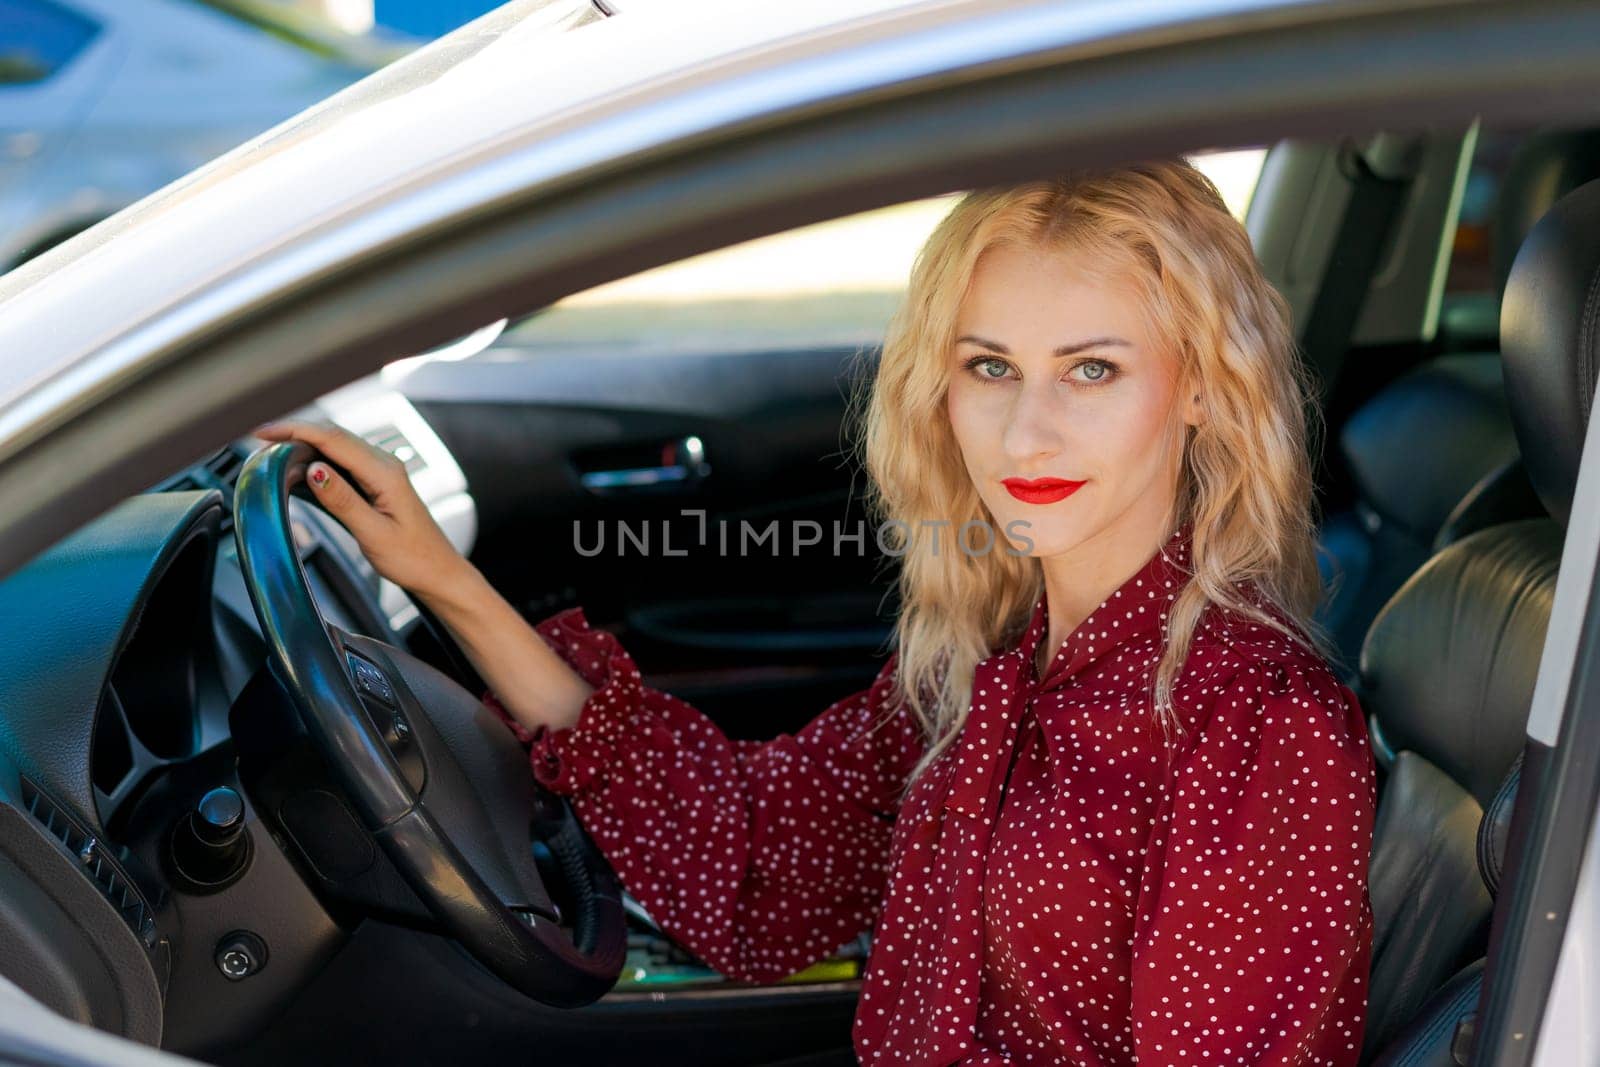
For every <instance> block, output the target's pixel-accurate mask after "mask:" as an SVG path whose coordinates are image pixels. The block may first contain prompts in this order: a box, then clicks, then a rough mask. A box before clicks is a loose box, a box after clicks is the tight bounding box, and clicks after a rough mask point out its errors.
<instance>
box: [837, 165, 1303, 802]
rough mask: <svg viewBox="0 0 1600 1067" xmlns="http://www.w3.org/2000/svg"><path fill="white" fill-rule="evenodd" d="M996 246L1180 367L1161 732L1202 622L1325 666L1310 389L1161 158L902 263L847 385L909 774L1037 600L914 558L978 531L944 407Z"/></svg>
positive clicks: (956, 563) (956, 215) (981, 573)
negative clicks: (1088, 285) (959, 346)
mask: <svg viewBox="0 0 1600 1067" xmlns="http://www.w3.org/2000/svg"><path fill="white" fill-rule="evenodd" d="M999 244H1014V245H1020V246H1024V247H1034V248H1043V249H1046V250H1070V251H1071V252H1073V253H1074V254H1075V255H1077V256H1079V257H1081V258H1082V259H1084V260H1086V261H1089V262H1094V263H1098V264H1105V266H1106V269H1107V270H1108V271H1113V272H1119V273H1120V275H1121V276H1122V277H1124V278H1126V279H1128V280H1130V281H1132V282H1133V283H1134V285H1135V286H1136V291H1137V292H1139V294H1140V296H1141V298H1142V299H1143V301H1144V303H1145V306H1146V307H1147V308H1148V312H1149V316H1150V319H1151V321H1152V324H1153V328H1154V329H1153V332H1154V335H1155V336H1156V337H1158V338H1159V339H1160V340H1161V341H1162V342H1163V343H1164V345H1165V347H1166V348H1167V350H1168V351H1169V352H1172V353H1175V354H1176V356H1177V359H1178V363H1179V366H1178V372H1179V378H1178V381H1179V383H1180V386H1181V387H1183V388H1187V389H1191V390H1197V391H1199V392H1200V393H1201V394H1202V396H1201V403H1202V405H1203V411H1204V421H1203V422H1202V423H1201V424H1200V425H1199V426H1195V427H1190V428H1188V429H1189V436H1188V439H1187V442H1186V444H1185V446H1184V456H1183V464H1182V471H1181V474H1180V477H1179V489H1178V499H1177V500H1176V502H1175V505H1176V509H1177V512H1178V514H1177V519H1178V520H1179V521H1180V522H1188V523H1192V526H1193V537H1192V549H1193V550H1192V552H1191V564H1192V568H1193V574H1192V578H1191V579H1190V580H1189V581H1188V582H1186V583H1185V584H1184V586H1183V588H1182V590H1181V591H1180V593H1179V594H1178V596H1177V598H1176V599H1175V600H1174V602H1173V605H1172V608H1171V610H1170V614H1169V617H1168V640H1167V645H1166V647H1165V649H1164V650H1163V652H1162V655H1161V657H1160V659H1159V661H1158V662H1157V664H1156V667H1155V670H1154V671H1153V672H1152V678H1151V687H1152V693H1151V696H1152V701H1153V707H1154V709H1155V713H1156V715H1157V718H1158V719H1159V720H1160V721H1161V723H1162V725H1163V726H1164V727H1168V728H1170V727H1172V726H1173V725H1175V724H1176V721H1177V717H1176V714H1175V712H1174V709H1173V706H1172V698H1173V686H1174V682H1175V680H1176V679H1177V677H1178V675H1179V672H1180V670H1181V668H1182V666H1183V662H1184V659H1185V658H1186V656H1187V654H1188V650H1189V646H1190V642H1191V639H1192V638H1193V636H1194V633H1195V631H1196V629H1197V627H1198V625H1199V624H1200V622H1201V618H1202V615H1203V613H1204V612H1205V611H1206V609H1207V608H1208V606H1211V605H1217V606H1218V607H1220V608H1223V609H1227V610H1231V611H1233V612H1237V613H1239V614H1240V615H1242V616H1244V617H1245V618H1248V619H1252V620H1255V621H1257V622H1260V623H1262V624H1265V625H1267V626H1270V627H1272V628H1274V629H1276V630H1279V631H1282V632H1284V633H1286V634H1288V635H1290V636H1291V637H1292V638H1293V639H1294V640H1296V641H1297V642H1298V643H1300V644H1301V645H1303V646H1305V647H1309V648H1311V649H1313V650H1314V651H1316V652H1317V653H1318V654H1319V655H1321V656H1323V657H1324V658H1326V659H1331V658H1332V656H1333V653H1332V652H1331V642H1330V641H1329V640H1328V638H1327V635H1326V632H1325V631H1324V630H1323V629H1322V628H1321V627H1320V626H1319V625H1317V624H1316V623H1315V622H1313V621H1312V619H1311V615H1312V612H1313V610H1314V609H1315V606H1316V604H1317V602H1318V600H1319V598H1320V596H1321V594H1322V587H1321V579H1320V575H1319V572H1318V569H1317V562H1316V548H1315V544H1316V542H1315V536H1316V527H1317V523H1316V516H1315V514H1314V507H1315V505H1314V501H1313V496H1312V471H1311V451H1310V448H1309V447H1308V443H1309V438H1308V436H1307V435H1308V433H1309V432H1311V431H1312V430H1313V429H1315V430H1318V431H1319V437H1318V442H1319V447H1320V423H1316V424H1315V425H1313V423H1312V420H1313V419H1315V418H1316V408H1315V405H1314V403H1312V402H1311V398H1312V397H1314V396H1315V392H1314V382H1313V380H1312V378H1311V375H1310V372H1309V370H1308V369H1307V368H1306V367H1305V365H1304V362H1303V361H1302V360H1301V358H1300V356H1299V354H1298V352H1297V350H1296V347H1295V343H1294V336H1293V334H1292V332H1291V330H1290V323H1289V310H1288V306H1287V304H1286V303H1285V301H1284V300H1283V297H1282V296H1281V295H1280V294H1279V293H1278V292H1277V290H1275V289H1274V288H1273V287H1272V285H1271V284H1270V283H1269V282H1268V281H1267V280H1266V278H1265V277H1264V276H1263V275H1262V273H1261V269H1260V266H1259V264H1258V263H1257V261H1256V258H1255V253H1254V250H1253V249H1252V247H1251V244H1250V238H1249V235H1248V234H1247V233H1246V231H1245V229H1244V227H1243V226H1242V225H1240V223H1239V222H1238V220H1237V219H1235V218H1234V217H1233V215H1232V214H1231V213H1230V212H1229V211H1228V208H1227V206H1226V205H1225V204H1224V202H1223V199H1222V196H1221V194H1220V193H1218V191H1217V188H1216V186H1215V185H1213V184H1212V182H1211V180H1210V179H1209V178H1207V177H1206V176H1205V175H1204V174H1203V173H1201V172H1200V171H1199V170H1197V169H1196V168H1195V167H1194V166H1193V165H1192V164H1190V163H1188V162H1187V161H1185V160H1181V159H1178V160H1158V161H1153V162H1146V163H1139V164H1136V165H1132V166H1126V167H1120V168H1116V169H1110V170H1095V171H1083V172H1075V173H1070V174H1067V175H1064V176H1062V177H1059V178H1055V179H1052V180H1048V181H1036V182H1030V183H1027V184H1023V185H1018V186H1011V187H1005V188H995V189H980V190H978V191H975V192H972V193H969V194H967V195H966V196H965V197H963V198H962V199H961V200H960V201H959V202H958V203H957V204H956V206H955V207H954V208H953V209H952V210H951V212H950V213H949V215H948V216H946V217H945V218H944V219H943V221H941V222H940V223H939V225H938V226H937V227H936V228H935V229H934V231H933V234H932V236H931V237H930V238H929V239H928V241H927V243H926V245H924V246H923V248H922V250H921V252H920V253H919V254H918V256H917V259H916V262H915V265H914V266H913V268H912V271H911V278H910V284H909V287H908V290H907V292H906V295H905V298H904V300H903V302H902V303H901V305H900V307H899V309H898V310H897V312H896V313H895V316H894V318H893V320H892V321H891V322H890V325H889V328H888V331H887V334H886V336H885V339H884V345H883V349H882V354H881V356H880V357H879V360H878V365H877V368H876V372H875V374H871V375H868V374H863V375H862V376H861V378H860V379H859V380H860V381H861V382H862V383H863V384H864V385H865V383H867V382H869V381H870V386H866V387H865V388H863V389H860V390H858V391H857V392H856V393H855V395H854V396H853V397H852V403H851V416H850V422H849V426H850V429H851V431H852V433H853V437H854V446H855V449H856V453H857V459H858V461H859V463H860V464H861V466H862V467H863V468H864V469H865V471H866V473H867V475H868V477H869V479H870V485H869V486H868V490H867V505H868V509H869V511H870V512H871V514H872V517H873V519H874V520H875V521H876V522H877V523H879V524H880V527H879V528H880V529H885V528H888V529H889V530H890V533H889V534H888V535H886V537H885V544H886V547H887V548H888V549H889V550H890V554H892V555H895V556H898V558H899V561H900V573H899V576H898V586H899V592H900V610H899V614H898V617H897V619H896V623H895V629H894V634H893V637H892V643H893V645H894V648H895V651H896V652H897V653H898V662H897V665H896V669H895V689H894V699H891V701H890V702H889V703H890V705H891V707H892V708H894V709H899V708H900V707H901V706H902V704H901V702H902V701H903V702H905V703H906V704H909V706H910V709H911V711H912V712H913V714H914V715H915V716H916V718H917V719H918V720H919V721H920V722H921V724H922V726H923V727H924V729H925V731H926V734H927V739H928V742H929V747H928V749H927V751H926V753H925V755H924V756H923V758H922V760H921V762H920V763H919V764H918V765H917V768H916V773H920V772H921V771H922V770H923V769H924V768H926V767H927V766H928V764H930V763H931V762H932V761H933V760H934V759H935V758H936V757H937V756H938V755H939V754H940V753H941V752H943V751H944V749H945V748H946V747H948V746H949V744H950V743H951V741H953V740H954V739H955V737H956V736H957V734H959V733H960V730H961V727H962V725H963V724H964V723H965V721H966V716H967V710H968V707H969V705H970V701H971V691H972V680H973V675H974V670H975V668H976V666H977V664H978V663H979V662H980V661H981V660H983V659H985V658H987V657H988V656H990V655H992V654H993V653H994V651H995V650H997V649H998V648H1000V647H1002V646H1003V645H1004V644H1006V643H1008V642H1009V641H1011V640H1013V639H1015V638H1016V637H1018V636H1019V635H1020V633H1021V630H1022V629H1023V628H1024V627H1025V626H1026V625H1027V623H1028V621H1029V619H1030V617H1031V613H1032V608H1033V605H1034V603H1035V602H1037V600H1038V599H1039V597H1040V596H1041V595H1042V592H1043V588H1044V577H1043V571H1042V569H1041V565H1040V562H1039V560H1038V559H1037V558H1034V557H1031V556H1021V555H1014V554H1012V553H1011V552H1008V551H991V552H989V553H987V554H985V555H983V556H977V555H974V554H970V553H962V552H950V551H944V552H934V551H923V550H922V549H923V548H924V544H923V542H924V540H925V539H926V537H927V535H926V533H925V532H924V531H926V530H927V529H928V528H927V527H925V526H924V525H923V522H922V520H932V519H938V520H949V527H948V529H951V530H954V529H960V528H961V526H962V524H963V523H965V522H969V521H983V522H987V523H990V524H993V523H995V519H994V516H993V515H992V514H990V513H989V512H988V509H987V508H986V507H985V506H984V504H983V502H982V500H981V499H980V498H979V496H978V492H977V489H976V487H975V486H974V485H973V484H972V481H971V478H970V476H969V475H968V474H967V471H966V468H965V466H964V464H963V462H962V458H961V452H960V449H959V447H958V445H957V442H956V440H955V436H954V433H953V431H952V429H951V425H950V419H949V415H948V413H947V411H946V409H945V391H946V389H947V387H948V384H949V380H950V373H951V371H950V368H951V366H952V363H953V360H952V359H951V351H952V349H953V347H954V344H955V327H956V318H957V313H958V310H959V308H960V305H961V302H962V299H963V297H964V296H965V294H966V292H967V288H968V286H969V284H970V281H971V279H972V275H973V270H974V267H975V265H976V264H977V261H978V257H979V256H980V255H982V254H983V252H984V251H985V250H986V249H988V248H990V247H992V246H995V245H999ZM863 398H864V402H863ZM882 524H892V525H887V527H886V525H882ZM1176 525H1177V524H1176V523H1174V528H1175V527H1176ZM1247 583H1248V584H1249V585H1250V586H1253V587H1254V590H1256V591H1257V597H1252V596H1251V595H1250V593H1249V592H1248V591H1247V589H1246V586H1247ZM1261 601H1265V603H1264V604H1262V603H1261ZM1264 607H1265V608H1268V609H1275V611H1276V612H1278V613H1281V615H1282V616H1283V618H1282V619H1280V618H1278V617H1276V615H1275V614H1274V612H1273V610H1263V608H1264ZM916 773H914V774H913V775H912V777H913V778H915V777H916Z"/></svg>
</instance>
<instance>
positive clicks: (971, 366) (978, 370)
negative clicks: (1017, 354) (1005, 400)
mask: <svg viewBox="0 0 1600 1067" xmlns="http://www.w3.org/2000/svg"><path fill="white" fill-rule="evenodd" d="M967 369H968V370H969V371H972V372H973V373H975V374H977V376H978V377H979V379H981V380H983V381H986V382H998V381H1000V380H1001V379H1003V378H1004V377H1005V376H1006V371H1007V370H1008V369H1009V368H1008V367H1007V366H1006V361H1005V360H1003V359H996V358H995V357H994V356H974V357H973V358H972V359H969V360H967Z"/></svg>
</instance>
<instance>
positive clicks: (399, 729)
mask: <svg viewBox="0 0 1600 1067" xmlns="http://www.w3.org/2000/svg"><path fill="white" fill-rule="evenodd" d="M383 740H384V742H385V743H386V744H387V745H388V746H389V747H390V748H391V749H393V750H394V751H396V752H399V751H400V750H401V749H404V748H409V747H410V746H411V724H410V723H408V722H406V720H405V716H403V715H401V714H400V713H399V712H395V713H394V715H392V716H391V717H390V718H389V728H388V729H387V730H385V731H384V732H383Z"/></svg>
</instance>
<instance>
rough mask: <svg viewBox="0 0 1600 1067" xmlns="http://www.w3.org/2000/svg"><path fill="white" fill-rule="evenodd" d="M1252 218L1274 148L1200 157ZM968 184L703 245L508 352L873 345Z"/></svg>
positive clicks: (510, 333)
mask: <svg viewBox="0 0 1600 1067" xmlns="http://www.w3.org/2000/svg"><path fill="white" fill-rule="evenodd" d="M1190 158H1191V159H1192V160H1193V161H1194V163H1195V164H1196V165H1197V166H1198V167H1199V168H1200V169H1201V170H1203V171H1205V173H1206V174H1207V175H1208V176H1209V177H1210V178H1211V179H1212V181H1214V182H1215V183H1216V184H1217V188H1218V190H1219V191H1220V192H1221V193H1222V195H1223V199H1224V200H1226V201H1227V203H1228V206H1229V208H1231V209H1232V211H1233V213H1234V215H1235V216H1237V217H1238V218H1240V219H1243V218H1244V216H1245V212H1246V211H1247V210H1248V208H1249V205H1250V197H1251V194H1252V193H1253V192H1254V191H1255V186H1256V181H1257V179H1258V178H1259V177H1260V174H1261V167H1262V162H1263V161H1264V159H1265V158H1266V149H1265V148H1251V149H1243V150H1238V151H1225V152H1224V151H1218V152H1205V153H1197V154H1195V155H1193V156H1191V157H1190ZM958 198H959V194H951V195H948V196H939V197H931V198H929V199H925V200H916V201H911V202H909V203H903V204H896V205H894V206H892V207H886V208H881V209H879V210H876V211H868V212H863V213H861V214H858V215H851V216H848V217H845V218H841V219H834V220H831V221H828V222H823V223H819V224H817V225H814V226H804V227H801V228H799V229H795V230H790V231H787V232H784V233H779V234H774V235H772V236H770V237H763V238H760V239H758V240H755V241H747V242H745V243H743V244H739V245H735V246H733V247H730V248H725V249H720V250H718V251H716V252H710V253H707V254H705V255H701V256H695V257H693V258H690V259H685V260H681V261H679V262H676V263H672V264H669V265H667V266H664V267H659V268H657V269H655V270H650V271H645V272H643V273H640V274H636V275H633V276H632V277H629V278H624V279H622V280H620V281H616V282H612V283H610V284H608V285H602V286H597V287H596V288H593V289H590V290H587V291H585V292H582V293H577V294H575V295H573V296H571V297H568V298H567V299H565V300H562V301H560V302H558V303H556V304H555V305H554V306H552V307H550V308H549V309H547V310H545V311H543V312H540V313H539V314H536V315H532V316H529V317H528V318H526V319H523V320H521V321H520V322H517V323H514V324H513V325H512V326H511V327H510V328H509V329H508V330H507V331H506V334H505V336H504V337H503V339H502V340H501V342H500V344H499V345H498V346H497V354H498V355H499V356H501V357H502V358H504V357H505V356H506V354H507V353H513V354H516V355H537V354H541V353H557V354H559V353H571V352H572V351H573V350H574V349H575V348H576V349H581V348H585V347H588V346H592V345H603V346H605V347H607V348H608V349H613V350H614V349H616V348H618V347H623V348H632V347H637V346H638V345H640V344H645V345H648V346H649V347H650V349H651V350H653V351H660V352H672V351H683V350H686V349H696V350H700V351H706V350H719V349H740V350H747V351H753V350H761V349H779V348H787V347H795V346H805V347H810V346H816V345H871V344H876V343H877V342H878V341H880V340H881V339H882V337H883V331H884V328H885V326H886V325H887V324H888V321H889V317H890V315H892V314H893V312H894V309H895V306H896V305H897V304H898V303H899V300H900V294H901V292H902V291H903V289H904V286H905V282H906V278H907V277H908V276H909V274H910V271H911V264H912V261H913V259H915V257H916V254H917V249H919V248H920V247H921V246H922V243H923V242H924V241H925V240H926V239H927V237H928V234H929V233H930V232H931V231H932V230H933V227H934V226H935V225H936V224H937V223H938V222H939V220H940V219H941V218H943V217H944V215H945V213H946V212H948V211H949V210H950V208H951V206H952V205H954V203H955V202H956V200H957V199H958Z"/></svg>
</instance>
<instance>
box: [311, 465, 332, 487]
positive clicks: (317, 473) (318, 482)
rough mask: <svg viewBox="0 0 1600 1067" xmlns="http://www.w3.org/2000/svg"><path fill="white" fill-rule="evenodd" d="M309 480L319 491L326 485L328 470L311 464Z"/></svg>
mask: <svg viewBox="0 0 1600 1067" xmlns="http://www.w3.org/2000/svg"><path fill="white" fill-rule="evenodd" d="M310 478H311V484H312V485H314V486H316V487H317V488H318V489H321V488H322V487H323V486H324V485H327V484H328V468H327V467H323V466H320V465H317V464H313V465H312V467H311V473H310Z"/></svg>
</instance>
